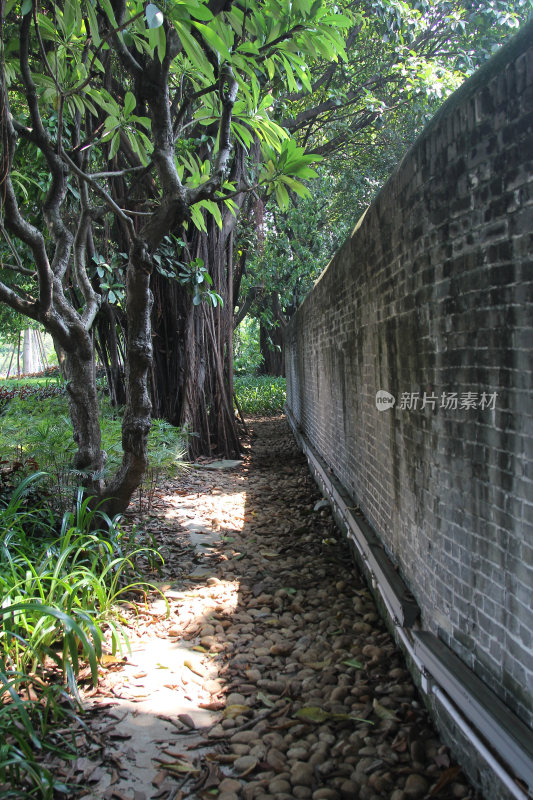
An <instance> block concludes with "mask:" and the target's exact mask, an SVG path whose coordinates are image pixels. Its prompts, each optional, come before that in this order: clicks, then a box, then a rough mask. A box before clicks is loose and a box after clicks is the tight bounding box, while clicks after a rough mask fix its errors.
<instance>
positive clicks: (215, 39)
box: [192, 20, 231, 61]
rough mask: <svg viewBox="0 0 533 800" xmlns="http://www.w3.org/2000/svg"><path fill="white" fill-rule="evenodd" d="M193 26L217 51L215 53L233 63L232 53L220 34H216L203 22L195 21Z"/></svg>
mask: <svg viewBox="0 0 533 800" xmlns="http://www.w3.org/2000/svg"><path fill="white" fill-rule="evenodd" d="M192 24H193V25H194V27H195V28H196V29H197V30H199V31H200V33H201V34H202V36H203V38H204V39H205V41H206V42H207V44H208V45H209V46H210V47H211V48H212V49H213V50H214V51H215V53H218V54H219V55H220V56H222V58H224V59H225V60H226V61H231V54H230V51H229V50H228V48H227V47H226V45H225V44H224V42H223V41H222V39H221V38H220V36H219V35H218V33H215V31H213V30H211V28H209V27H208V26H207V25H204V24H203V23H202V22H196V20H193V21H192Z"/></svg>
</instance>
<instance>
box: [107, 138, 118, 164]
mask: <svg viewBox="0 0 533 800" xmlns="http://www.w3.org/2000/svg"><path fill="white" fill-rule="evenodd" d="M119 147H120V133H119V131H117V132H116V133H115V135H114V136H113V138H112V139H111V147H110V148H109V156H108V158H109V159H110V160H111V159H112V158H114V157H115V156H116V154H117V153H118V148H119Z"/></svg>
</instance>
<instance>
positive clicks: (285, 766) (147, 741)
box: [70, 418, 478, 800]
mask: <svg viewBox="0 0 533 800" xmlns="http://www.w3.org/2000/svg"><path fill="white" fill-rule="evenodd" d="M251 425H252V428H253V436H252V438H251V439H250V442H249V444H248V446H247V455H246V457H245V458H244V459H243V463H242V465H241V466H234V468H233V469H231V470H229V471H222V470H216V471H211V470H206V469H201V470H200V469H197V470H194V471H192V472H190V473H187V474H185V475H182V477H181V478H180V479H179V480H177V481H174V482H173V483H172V484H169V485H168V486H166V487H164V488H163V490H162V491H161V493H160V496H159V497H158V498H157V499H156V504H155V506H154V509H153V513H152V515H151V518H149V519H148V527H149V528H150V529H151V530H152V532H153V533H154V535H155V534H156V535H157V538H158V540H159V541H161V542H162V549H163V551H164V552H165V557H166V564H165V568H164V569H165V573H164V575H163V578H164V581H163V582H162V583H160V586H161V590H162V592H163V594H164V596H165V599H164V600H163V599H162V598H161V597H160V598H159V599H156V600H155V601H154V602H152V603H151V604H149V605H148V604H145V603H143V602H141V603H138V604H137V607H136V612H137V623H138V631H137V633H136V634H135V636H133V637H132V642H131V644H132V653H131V655H127V656H126V657H125V659H113V658H110V659H109V660H108V667H107V674H106V675H105V678H104V680H103V681H102V684H101V685H100V687H99V690H98V692H97V693H95V694H94V695H93V696H92V697H89V695H90V694H91V692H88V697H87V703H88V704H89V705H90V706H91V707H92V709H93V712H92V716H93V720H92V723H91V724H92V729H93V735H94V741H95V754H94V755H93V756H91V753H88V754H86V755H84V757H83V758H80V759H78V761H77V762H76V763H75V764H74V765H73V767H72V770H71V776H70V777H71V779H73V780H78V781H79V783H80V785H81V786H85V787H86V792H85V795H84V797H85V798H87V800H88V798H96V797H98V798H113V797H115V798H117V800H124V799H125V798H128V800H145V799H147V798H154V799H155V798H161V800H183V798H191V800H206V799H207V798H218V800H241V799H242V800H291V799H292V798H302V800H305V799H306V798H310V800H343V799H345V800H382V799H383V798H387V799H388V800H416V798H437V799H439V798H440V800H447V799H448V798H450V799H451V798H467V799H469V800H474V798H476V797H478V796H477V795H476V794H475V792H474V791H473V790H472V789H471V788H470V787H469V786H468V784H467V783H466V781H465V779H464V776H463V775H462V773H461V771H460V769H459V768H458V767H457V766H456V765H454V764H453V763H451V762H450V758H449V755H448V753H447V750H446V748H445V747H443V746H442V745H441V743H440V742H439V740H438V737H437V736H436V735H435V733H434V731H433V729H432V728H431V725H430V723H429V722H428V718H427V715H426V713H425V710H424V707H423V705H422V703H421V701H420V699H419V698H418V697H417V692H416V690H415V687H414V686H413V683H412V681H411V679H410V676H409V673H408V672H407V670H406V668H405V664H404V661H403V658H402V655H401V653H400V652H399V651H398V650H397V649H396V647H395V645H394V643H393V641H392V639H391V637H390V635H389V634H388V632H387V630H386V628H385V626H384V624H383V622H382V621H381V619H380V618H379V616H378V614H377V611H376V607H375V605H374V602H373V600H372V597H371V595H370V593H369V592H368V590H367V589H366V587H365V586H364V584H363V583H362V581H361V579H360V577H359V576H358V574H357V572H356V570H355V567H354V566H353V565H352V563H351V560H350V556H349V551H348V548H347V546H346V544H345V543H344V542H343V541H342V540H341V538H340V535H339V533H338V531H337V529H336V527H335V525H334V523H333V521H332V518H331V516H330V512H329V508H328V507H327V506H326V507H325V504H324V503H323V502H320V500H321V498H320V495H319V494H318V491H317V489H316V487H315V485H314V483H313V481H312V479H311V477H310V475H309V472H308V470H307V465H306V462H305V459H304V458H303V456H302V455H301V453H300V452H299V451H298V449H297V447H296V445H295V443H294V441H293V439H292V436H291V434H290V432H289V430H288V426H287V424H286V422H285V420H284V419H282V418H279V419H274V420H261V421H259V420H256V421H253V422H252V423H251ZM166 603H168V608H169V616H168V618H167V617H166V616H165V615H166ZM98 741H100V742H104V743H105V760H104V763H101V759H100V760H98V758H97V756H96V752H97V745H98Z"/></svg>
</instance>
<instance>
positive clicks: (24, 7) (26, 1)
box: [20, 0, 32, 17]
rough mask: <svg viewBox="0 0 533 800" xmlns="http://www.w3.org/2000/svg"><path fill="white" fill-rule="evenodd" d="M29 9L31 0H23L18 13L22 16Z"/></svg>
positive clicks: (27, 12)
mask: <svg viewBox="0 0 533 800" xmlns="http://www.w3.org/2000/svg"><path fill="white" fill-rule="evenodd" d="M31 9H32V5H31V0H24V2H23V3H22V5H21V7H20V13H21V14H22V16H23V17H25V16H26V14H29V13H30V11H31Z"/></svg>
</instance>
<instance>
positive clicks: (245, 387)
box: [234, 375, 287, 416]
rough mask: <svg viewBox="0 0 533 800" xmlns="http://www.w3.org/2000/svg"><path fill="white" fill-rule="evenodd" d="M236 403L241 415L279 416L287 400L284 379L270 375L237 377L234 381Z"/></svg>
mask: <svg viewBox="0 0 533 800" xmlns="http://www.w3.org/2000/svg"><path fill="white" fill-rule="evenodd" d="M234 386H235V394H236V397H237V402H238V403H239V407H240V409H241V411H242V413H243V414H260V415H262V416H272V415H274V414H281V413H282V411H283V407H284V405H285V401H286V398H287V390H286V386H287V384H286V380H285V378H275V377H272V376H271V375H237V376H235V380H234Z"/></svg>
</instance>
